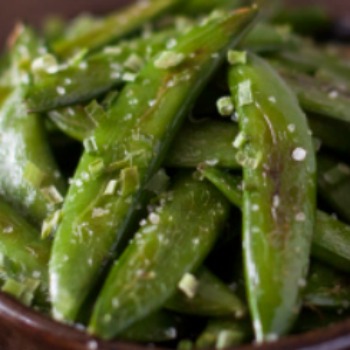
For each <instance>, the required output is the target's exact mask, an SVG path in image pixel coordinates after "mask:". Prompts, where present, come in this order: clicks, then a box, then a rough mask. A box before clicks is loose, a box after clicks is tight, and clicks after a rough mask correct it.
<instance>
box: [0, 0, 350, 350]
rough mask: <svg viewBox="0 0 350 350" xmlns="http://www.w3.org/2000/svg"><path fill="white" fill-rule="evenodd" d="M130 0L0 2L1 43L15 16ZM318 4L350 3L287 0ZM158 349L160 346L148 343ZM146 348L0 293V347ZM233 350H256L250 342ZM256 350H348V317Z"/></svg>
mask: <svg viewBox="0 0 350 350" xmlns="http://www.w3.org/2000/svg"><path fill="white" fill-rule="evenodd" d="M130 2H131V1H128V0H75V1H67V0H61V1H56V0H45V2H43V1H42V0H30V1H28V0H13V1H10V2H7V3H6V5H5V6H4V5H2V7H1V13H0V45H1V46H0V47H2V46H3V44H4V42H5V40H6V37H7V35H8V34H9V33H10V31H11V28H12V27H13V25H14V23H15V22H16V21H18V20H24V21H27V22H28V23H30V24H35V25H39V24H40V22H41V20H42V19H43V18H44V17H45V15H47V14H62V15H64V16H66V17H72V16H74V15H76V14H78V13H81V12H84V11H89V12H93V13H104V12H106V11H109V10H112V9H115V8H116V7H120V6H122V5H124V4H127V3H130ZM306 3H307V4H310V3H322V4H323V5H325V6H326V7H328V9H329V11H330V13H331V14H332V15H333V16H334V17H338V18H339V17H341V18H343V19H344V18H345V17H350V4H349V3H347V2H346V1H344V0H309V1H305V0H294V1H293V0H290V4H291V5H292V6H298V5H300V4H301V5H305V4H306ZM152 348H153V349H155V350H161V349H162V348H161V347H156V348H155V347H152ZM20 349H23V350H145V349H146V347H145V346H142V345H139V344H132V343H125V342H120V341H103V340H99V339H96V338H93V337H91V336H89V335H88V334H86V333H85V332H84V331H83V330H82V329H79V328H74V327H71V326H67V325H64V324H61V323H58V322H56V321H54V320H52V319H51V318H49V317H47V316H45V315H42V314H40V313H38V312H36V311H35V310H33V309H31V308H28V307H26V306H24V305H22V304H20V303H19V302H18V301H16V300H15V299H14V298H12V297H11V296H8V295H6V294H3V293H0V350H20ZM235 349H236V350H254V349H257V345H255V344H250V345H249V344H248V345H245V346H242V347H237V348H235ZM258 349H260V350H268V349H269V350H281V349H285V350H298V349H299V350H321V349H322V350H323V349H324V350H343V349H350V319H349V320H346V321H343V322H341V323H339V324H336V325H334V326H330V327H327V328H326V329H317V330H315V331H312V332H307V333H303V334H301V335H292V336H287V337H285V338H283V339H281V340H279V341H277V342H272V343H268V344H263V345H260V346H259V347H258Z"/></svg>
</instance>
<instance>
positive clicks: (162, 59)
mask: <svg viewBox="0 0 350 350" xmlns="http://www.w3.org/2000/svg"><path fill="white" fill-rule="evenodd" d="M184 59H185V55H184V54H183V53H177V52H173V51H163V52H162V53H161V54H160V55H159V57H158V58H157V59H156V61H155V62H154V66H155V67H156V68H159V69H168V68H173V67H176V66H178V65H179V64H181V63H182V62H183V61H184Z"/></svg>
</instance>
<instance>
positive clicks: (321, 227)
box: [201, 167, 350, 272]
mask: <svg viewBox="0 0 350 350" xmlns="http://www.w3.org/2000/svg"><path fill="white" fill-rule="evenodd" d="M201 173H202V174H203V176H204V177H205V178H206V179H207V180H209V181H210V182H211V183H212V184H213V185H215V186H216V187H217V188H218V189H219V190H220V191H221V192H222V193H223V194H224V195H225V196H226V197H227V199H229V200H230V202H231V203H232V204H233V205H235V206H236V207H238V208H241V207H242V190H241V187H242V179H241V178H240V177H237V176H232V175H230V174H228V173H225V172H223V171H222V170H219V169H215V168H209V167H208V168H204V169H201ZM311 254H312V256H313V257H314V258H316V259H318V260H320V261H322V262H324V263H326V264H328V265H331V266H333V267H335V268H336V269H339V270H342V271H345V272H349V271H350V226H348V225H346V224H345V223H343V222H341V221H340V220H338V219H337V218H335V217H334V216H331V215H329V214H327V213H325V212H323V211H321V210H318V211H317V215H316V225H315V231H314V235H313V238H312V249H311Z"/></svg>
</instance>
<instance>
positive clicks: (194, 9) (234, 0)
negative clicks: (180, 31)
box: [177, 0, 244, 16]
mask: <svg viewBox="0 0 350 350" xmlns="http://www.w3.org/2000/svg"><path fill="white" fill-rule="evenodd" d="M243 4H244V1H242V0H189V1H186V2H185V3H183V4H180V6H179V7H178V9H177V11H178V12H179V13H182V14H183V13H185V14H189V15H196V16H197V15H198V14H201V13H208V12H210V11H213V10H217V9H226V10H232V9H235V8H238V7H240V6H243Z"/></svg>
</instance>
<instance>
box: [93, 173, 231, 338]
mask: <svg viewBox="0 0 350 350" xmlns="http://www.w3.org/2000/svg"><path fill="white" fill-rule="evenodd" d="M162 202H163V203H162V204H161V205H160V206H159V207H158V208H157V209H156V210H155V211H154V212H151V213H150V215H149V218H148V222H147V223H146V224H145V225H144V226H142V227H141V228H140V230H139V231H138V232H137V234H136V235H135V237H134V239H133V240H132V242H131V243H130V245H129V246H128V247H127V248H126V250H125V251H124V252H123V254H122V255H121V257H120V258H119V259H118V260H117V261H116V263H115V265H114V266H113V268H112V269H111V271H110V272H109V275H108V277H107V280H106V281H105V283H104V286H103V287H102V290H101V293H100V295H99V297H98V299H97V302H96V304H95V307H94V312H93V315H92V319H91V321H90V326H89V329H90V332H92V333H93V334H96V335H99V336H101V337H103V338H107V339H111V338H113V337H114V336H116V335H118V334H119V333H120V332H122V331H123V330H124V329H125V328H126V327H128V326H130V325H132V324H133V323H134V322H136V321H137V320H139V319H141V318H142V317H145V316H146V315H148V314H149V313H151V312H154V311H155V310H157V309H158V308H160V307H161V305H163V304H164V302H165V301H166V300H167V299H169V298H170V297H171V295H172V294H173V293H174V292H175V291H176V288H177V286H178V285H179V286H180V288H182V289H183V290H184V291H185V292H186V293H187V294H188V295H192V293H193V295H194V293H195V283H193V277H191V275H188V273H189V272H192V271H194V270H195V269H196V268H197V267H198V266H199V264H201V262H202V261H203V259H204V258H205V257H206V255H207V254H208V253H209V251H210V249H211V248H212V247H213V244H214V242H215V241H216V238H217V237H218V235H219V234H220V231H221V229H222V228H223V226H224V224H225V221H226V219H227V217H228V213H229V205H228V201H227V200H226V199H225V198H224V197H223V196H222V195H221V194H220V192H219V191H217V190H216V189H215V188H214V187H213V186H212V185H210V184H209V183H207V182H202V181H198V180H196V179H193V178H192V175H189V176H185V177H182V178H180V179H179V180H177V181H176V183H175V185H174V187H173V188H172V190H171V191H170V192H168V194H166V195H165V196H164V197H163V200H162ZM209 212H210V215H208V213H209ZM175 245H176V246H178V247H181V249H174V246H175ZM186 274H187V275H186Z"/></svg>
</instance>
